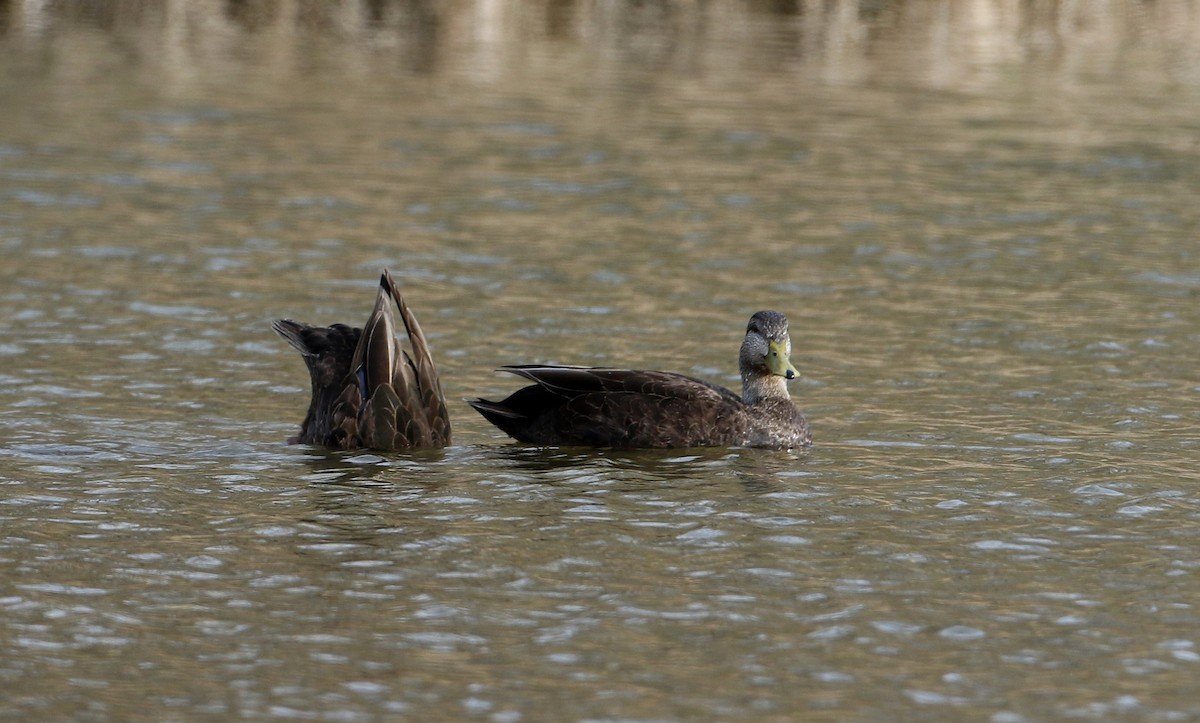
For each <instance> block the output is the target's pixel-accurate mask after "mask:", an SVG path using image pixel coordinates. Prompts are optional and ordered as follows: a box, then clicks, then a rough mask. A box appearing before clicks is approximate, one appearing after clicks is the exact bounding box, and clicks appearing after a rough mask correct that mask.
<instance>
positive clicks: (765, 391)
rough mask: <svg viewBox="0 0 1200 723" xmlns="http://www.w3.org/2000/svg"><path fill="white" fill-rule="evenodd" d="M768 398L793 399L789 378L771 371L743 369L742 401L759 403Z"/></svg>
mask: <svg viewBox="0 0 1200 723" xmlns="http://www.w3.org/2000/svg"><path fill="white" fill-rule="evenodd" d="M768 399H791V395H790V394H788V388H787V380H785V379H784V378H783V377H781V376H778V375H776V374H771V373H769V372H768V373H763V372H752V371H746V370H743V371H742V401H743V402H745V403H746V404H758V403H759V402H763V401H766V400H768Z"/></svg>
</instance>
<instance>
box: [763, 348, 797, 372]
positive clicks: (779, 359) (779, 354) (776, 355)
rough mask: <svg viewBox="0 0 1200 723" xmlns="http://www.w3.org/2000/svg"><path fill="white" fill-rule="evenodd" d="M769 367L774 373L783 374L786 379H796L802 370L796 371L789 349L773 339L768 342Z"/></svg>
mask: <svg viewBox="0 0 1200 723" xmlns="http://www.w3.org/2000/svg"><path fill="white" fill-rule="evenodd" d="M766 362H767V369H769V370H770V371H771V373H772V374H775V375H777V376H781V377H783V378H784V379H795V378H796V377H797V376H798V375H799V374H800V372H798V371H796V367H794V366H792V362H791V360H790V359H788V354H787V349H786V348H785V347H784V345H783V344H780V343H779V342H777V341H775V340H774V339H771V340H770V341H768V342H767V359H766Z"/></svg>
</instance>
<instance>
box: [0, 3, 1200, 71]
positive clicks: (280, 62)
mask: <svg viewBox="0 0 1200 723" xmlns="http://www.w3.org/2000/svg"><path fill="white" fill-rule="evenodd" d="M1194 13H1195V6H1194V3H1193V2H1191V1H1190V0H1171V1H1167V2H1156V3H1153V4H1150V5H1147V4H1145V3H1142V2H1135V1H1134V0H1122V1H1120V2H1111V3H1073V2H1039V3H1020V2H1008V1H995V0H972V1H971V2H944V1H942V2H919V3H913V2H863V1H862V0H835V1H833V2H824V1H822V2H774V1H766V2H764V1H763V0H744V1H743V2H732V3H715V4H714V3H680V2H669V1H663V2H591V1H587V0H577V1H573V0H538V1H535V2H524V3H501V2H493V1H491V0H477V1H475V2H460V3H432V2H424V1H419V0H418V1H413V0H403V1H401V0H396V1H394V2H386V1H383V2H380V1H378V0H359V1H351V2H338V3H306V2H302V1H301V0H239V1H231V2H217V1H215V0H213V1H209V2H178V1H176V2H167V3H156V2H145V1H144V0H122V1H120V2H111V3H100V4H97V3H90V2H63V3H53V4H50V3H45V2H41V1H39V0H26V1H24V2H11V3H7V4H6V5H5V6H4V8H2V9H0V28H3V29H4V31H5V33H6V35H8V36H9V37H10V38H11V37H17V38H28V39H34V40H37V39H45V40H47V41H50V42H56V41H57V38H58V37H60V36H62V35H63V34H69V33H71V32H78V31H85V32H86V31H88V30H89V29H100V30H103V31H105V32H109V33H117V34H120V35H122V36H127V37H130V38H133V39H135V40H136V41H137V42H136V43H135V45H134V46H133V47H134V49H135V51H136V52H138V53H141V54H149V53H154V54H156V55H158V59H159V62H158V63H156V65H158V66H159V67H160V68H161V70H163V71H164V72H166V73H167V82H168V83H170V84H172V85H176V86H178V87H185V86H187V85H190V84H192V83H194V82H196V81H197V80H198V79H199V77H200V72H199V71H200V70H201V69H205V68H208V69H217V68H224V69H226V70H233V69H234V68H235V63H236V60H235V58H233V57H231V55H230V54H231V53H233V52H235V51H237V52H242V51H249V52H251V53H253V55H254V56H255V58H256V60H257V64H258V67H259V68H260V69H261V70H262V71H263V72H265V73H266V74H268V75H270V76H273V77H275V78H279V77H281V76H286V75H295V74H298V73H306V72H311V71H314V70H316V71H320V72H327V71H328V70H331V69H336V71H337V72H338V73H339V74H342V75H343V77H345V76H346V75H349V77H355V76H360V77H361V78H362V79H363V80H367V79H368V77H367V74H370V73H371V70H370V69H374V68H387V67H391V68H393V69H395V70H399V71H402V72H405V73H414V74H418V75H424V74H443V73H453V74H461V75H462V76H463V77H464V78H466V79H468V80H470V81H471V82H473V83H478V84H489V85H491V84H496V83H501V84H511V85H512V86H513V87H517V86H519V85H521V84H524V83H526V82H527V81H528V74H529V73H530V72H536V73H537V74H539V75H542V76H547V74H553V73H555V72H556V70H555V69H554V68H552V67H540V68H539V66H543V65H544V60H545V59H546V57H547V56H548V55H549V54H553V53H554V49H555V48H556V47H561V46H563V45H564V44H569V45H572V46H576V47H577V48H578V49H579V51H580V53H581V55H580V60H579V62H585V63H588V64H589V65H590V67H591V71H592V82H593V83H595V84H598V85H600V86H604V85H607V84H611V83H613V82H614V80H615V78H614V77H613V75H612V74H614V73H616V74H618V75H619V76H623V77H621V80H620V82H621V83H628V82H630V80H631V79H630V78H629V77H626V74H628V73H630V72H636V73H637V74H638V75H640V76H641V77H643V78H644V79H646V80H647V81H649V80H650V79H651V78H653V77H654V76H656V75H660V74H662V73H664V72H666V73H670V74H682V75H685V76H699V77H705V78H708V79H710V80H716V81H719V82H720V81H728V82H734V83H736V82H737V80H738V78H739V77H741V76H742V75H744V74H745V73H747V72H753V73H762V72H770V73H776V72H785V73H788V74H792V75H794V76H795V77H798V78H806V79H811V80H819V81H821V82H824V83H833V84H861V83H875V82H887V81H893V82H894V81H897V80H903V81H906V82H915V83H918V84H920V85H923V86H926V87H928V88H936V89H955V90H970V91H983V90H985V89H986V88H988V87H990V86H995V85H997V84H1002V83H1004V82H1005V81H1006V79H1007V76H1006V73H1005V68H1007V67H1012V66H1014V65H1019V64H1023V63H1030V62H1033V63H1037V64H1039V65H1042V64H1044V65H1045V67H1047V68H1048V69H1052V71H1051V72H1049V73H1045V74H1041V75H1040V77H1039V78H1038V79H1037V83H1038V84H1039V85H1042V86H1053V87H1058V88H1069V87H1070V86H1071V84H1072V83H1074V82H1075V81H1076V80H1077V79H1079V78H1081V77H1086V76H1089V75H1092V74H1095V73H1104V72H1107V71H1108V70H1110V69H1114V68H1116V67H1118V66H1120V65H1121V64H1122V63H1125V62H1128V55H1127V54H1126V49H1127V48H1128V47H1129V46H1130V45H1131V44H1132V45H1134V46H1136V47H1138V48H1139V49H1140V50H1139V52H1143V53H1148V54H1149V55H1148V56H1147V57H1146V58H1140V59H1139V60H1141V61H1142V62H1147V66H1148V67H1150V66H1153V67H1157V68H1159V69H1161V70H1162V71H1164V75H1163V76H1162V77H1161V78H1159V79H1158V80H1159V82H1167V83H1172V82H1182V83H1186V84H1195V83H1196V82H1197V80H1200V70H1198V67H1200V64H1198V63H1197V60H1200V58H1198V57H1197V54H1196V51H1195V48H1197V47H1200V43H1198V42H1197V40H1198V39H1200V38H1197V33H1200V30H1197V28H1196V25H1195V23H1191V22H1188V20H1187V19H1188V18H1190V17H1192V16H1193V15H1194ZM335 49H336V54H331V53H330V52H328V51H333V50H335ZM63 50H64V51H66V50H67V48H66V47H63ZM63 57H64V59H65V57H66V53H65V52H64V53H63ZM585 58H586V60H584V59H585ZM635 69H636V70H635ZM372 77H375V76H373V75H372ZM375 79H376V80H378V78H377V77H375ZM1146 79H1147V80H1149V79H1150V78H1146ZM1047 89H1048V88H1047Z"/></svg>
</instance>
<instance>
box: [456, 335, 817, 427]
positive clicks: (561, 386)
mask: <svg viewBox="0 0 1200 723" xmlns="http://www.w3.org/2000/svg"><path fill="white" fill-rule="evenodd" d="M791 349H792V343H791V339H790V337H789V336H788V323H787V317H786V316H784V315H783V314H781V313H779V312H778V311H760V312H758V313H756V314H755V315H754V316H752V317H750V323H749V324H748V325H747V326H746V337H745V339H743V340H742V347H741V353H740V354H739V355H738V366H739V368H740V369H741V375H742V394H741V396H738V395H737V394H736V393H734V392H733V391H731V390H729V389H725V388H724V387H719V386H716V385H713V384H709V383H708V382H704V381H701V380H699V379H694V378H692V377H689V376H684V375H683V374H674V373H671V372H656V371H637V370H632V369H610V368H603V367H575V366H533V365H522V366H504V367H500V369H499V370H498V371H504V372H510V373H512V374H516V375H517V376H520V377H524V378H525V379H528V380H530V381H532V382H534V384H532V385H530V386H527V387H523V388H521V389H519V390H517V391H516V392H514V393H513V394H512V395H510V396H509V397H508V398H507V399H505V400H503V401H500V402H491V401H488V400H486V399H474V400H468V402H467V403H468V404H470V405H471V406H472V407H474V408H475V410H476V411H478V412H479V413H480V414H482V415H483V416H484V417H485V418H486V419H487V420H488V421H489V422H491V423H492V424H494V425H496V426H497V427H499V428H500V429H501V430H502V431H504V432H505V433H506V434H508V435H509V436H510V437H513V438H515V439H517V440H519V441H522V442H526V443H529V444H535V445H547V446H571V445H584V446H596V447H623V448H649V447H732V446H742V447H767V448H774V449H788V448H792V447H807V446H809V445H810V444H812V436H811V435H810V433H809V429H808V420H806V419H805V418H804V415H803V414H802V413H801V412H800V410H799V409H797V408H796V406H795V405H794V404H793V403H792V399H791V396H790V395H789V394H788V389H787V380H789V379H794V378H795V377H796V369H795V367H793V366H792V363H791V361H790V360H789V355H790V354H791Z"/></svg>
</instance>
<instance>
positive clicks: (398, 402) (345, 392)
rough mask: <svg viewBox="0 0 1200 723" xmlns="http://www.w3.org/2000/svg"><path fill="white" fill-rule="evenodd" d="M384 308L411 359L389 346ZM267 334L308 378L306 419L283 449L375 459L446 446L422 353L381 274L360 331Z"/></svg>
mask: <svg viewBox="0 0 1200 723" xmlns="http://www.w3.org/2000/svg"><path fill="white" fill-rule="evenodd" d="M392 302H395V305H396V307H397V308H399V309H400V319H401V320H402V321H403V322H404V328H405V330H406V331H407V332H408V341H409V344H410V345H411V347H412V356H409V354H408V353H407V352H405V351H404V350H403V349H401V347H400V341H399V339H397V338H396V321H395V317H394V316H393V312H392ZM272 326H273V327H274V329H275V331H276V332H278V333H279V335H280V336H282V337H283V338H284V339H285V340H287V343H288V344H291V345H292V346H293V347H294V348H295V349H296V350H297V351H299V352H300V354H301V355H302V356H303V357H304V363H305V364H306V365H307V366H308V372H309V375H310V376H311V377H312V401H311V402H310V403H309V405H308V414H307V415H305V417H304V422H303V423H302V424H301V425H300V434H299V435H298V436H296V437H293V438H291V439H289V440H288V441H289V442H292V443H301V444H316V445H321V446H324V447H335V448H338V449H359V448H368V449H375V450H382V451H391V450H407V449H425V448H437V447H445V446H446V445H447V444H449V443H450V417H449V415H448V414H447V413H446V400H445V397H443V396H442V387H441V384H440V382H439V381H438V374H437V369H436V367H434V365H433V357H432V356H431V355H430V353H429V345H428V344H427V343H426V342H425V335H424V334H423V333H421V326H420V324H418V323H417V318H416V317H415V316H414V315H413V313H412V312H411V311H410V310H409V308H408V305H407V304H405V303H404V298H403V297H402V296H400V292H399V291H398V290H397V289H396V284H395V282H393V281H392V276H391V274H389V273H388V272H387V270H386V269H385V270H384V272H383V275H382V276H381V277H380V279H379V294H378V295H377V296H376V298H375V309H374V310H373V311H372V312H371V316H370V318H368V319H367V323H366V325H365V326H363V328H362V329H357V328H354V327H350V326H346V325H345V324H334V325H333V326H310V325H308V324H304V323H301V322H298V321H292V320H290V319H280V320H278V321H276V322H275V323H274V324H272Z"/></svg>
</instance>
